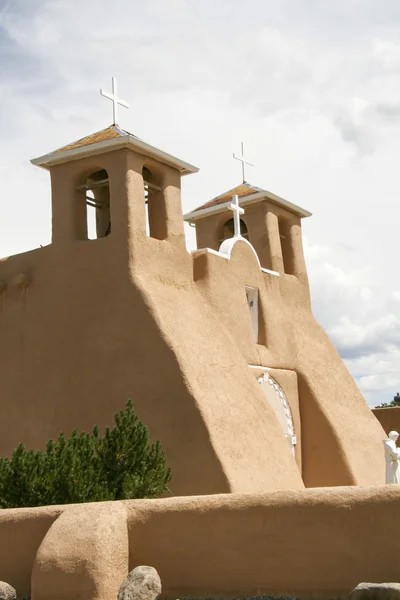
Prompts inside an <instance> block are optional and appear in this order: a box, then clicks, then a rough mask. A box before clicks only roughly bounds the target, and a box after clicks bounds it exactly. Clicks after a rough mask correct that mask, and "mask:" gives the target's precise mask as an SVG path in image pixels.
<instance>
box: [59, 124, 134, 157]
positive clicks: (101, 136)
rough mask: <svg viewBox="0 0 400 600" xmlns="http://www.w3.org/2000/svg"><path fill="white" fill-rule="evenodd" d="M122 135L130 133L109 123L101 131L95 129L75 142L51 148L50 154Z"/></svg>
mask: <svg viewBox="0 0 400 600" xmlns="http://www.w3.org/2000/svg"><path fill="white" fill-rule="evenodd" d="M124 135H132V134H129V133H128V132H127V131H124V130H123V129H121V128H120V127H118V125H110V127H107V128H106V129H102V130H101V131H96V133H92V134H91V135H87V136H86V137H84V138H81V139H80V140H77V141H76V142H72V144H67V146H63V147H62V148H58V149H57V150H53V152H52V153H51V154H56V153H57V152H65V151H66V150H75V149H76V148H83V147H84V146H90V145H91V144H97V143H98V142H106V141H107V140H112V139H113V138H118V137H123V136H124ZM133 137H136V136H133Z"/></svg>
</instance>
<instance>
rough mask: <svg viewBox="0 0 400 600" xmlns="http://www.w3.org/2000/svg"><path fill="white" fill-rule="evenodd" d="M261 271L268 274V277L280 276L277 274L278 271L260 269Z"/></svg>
mask: <svg viewBox="0 0 400 600" xmlns="http://www.w3.org/2000/svg"><path fill="white" fill-rule="evenodd" d="M261 271H262V272H263V273H268V275H275V277H280V276H281V274H280V273H278V271H271V269H264V267H261Z"/></svg>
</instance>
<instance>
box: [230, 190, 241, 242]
mask: <svg viewBox="0 0 400 600" xmlns="http://www.w3.org/2000/svg"><path fill="white" fill-rule="evenodd" d="M232 200H233V202H232V203H231V204H230V205H229V206H228V208H229V210H232V211H233V224H234V228H235V229H234V232H235V233H234V236H233V237H242V234H241V233H240V216H239V215H242V214H243V213H244V209H243V208H240V206H239V198H238V196H237V194H235V195H234V196H232Z"/></svg>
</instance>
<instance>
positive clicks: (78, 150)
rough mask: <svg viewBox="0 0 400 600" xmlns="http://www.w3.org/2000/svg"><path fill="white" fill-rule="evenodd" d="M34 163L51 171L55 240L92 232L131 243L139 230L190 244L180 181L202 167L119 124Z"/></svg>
mask: <svg viewBox="0 0 400 600" xmlns="http://www.w3.org/2000/svg"><path fill="white" fill-rule="evenodd" d="M31 162H32V163H33V164H34V165H37V166H40V167H42V168H45V169H48V170H49V171H50V176H51V186H52V242H53V244H54V245H57V246H65V245H68V244H71V243H74V242H76V241H81V242H83V241H88V242H89V241H90V242H91V243H93V242H94V241H95V240H93V239H90V238H91V237H92V238H95V239H97V240H100V239H101V238H107V239H110V241H111V239H112V240H114V242H115V243H123V244H124V245H125V246H126V239H127V238H128V239H129V242H130V243H131V242H132V243H134V241H135V240H134V237H135V235H138V236H139V237H140V236H147V237H151V238H155V239H158V240H166V239H172V238H174V239H175V240H177V239H178V238H179V240H180V242H181V243H182V244H183V245H184V244H185V239H184V228H183V216H182V206H181V183H180V182H181V177H182V176H183V175H187V174H190V173H195V172H197V171H198V169H197V168H196V167H194V166H192V165H190V164H188V163H186V162H184V161H181V160H180V159H178V158H175V157H173V156H171V155H170V154H167V153H166V152H163V151H162V150H159V149H157V148H155V147H153V146H150V145H149V144H147V143H146V142H144V141H143V140H141V139H139V138H137V137H136V136H134V135H132V134H131V133H129V132H127V131H125V130H123V129H121V128H120V127H119V126H118V125H111V126H110V127H107V128H106V129H103V130H101V131H98V132H96V133H94V134H92V135H89V136H87V137H85V138H83V139H80V140H78V141H76V142H73V143H72V144H68V145H67V146H64V147H63V148H60V149H59V150H55V151H54V152H51V153H50V154H46V155H45V156H41V157H39V158H36V159H33V160H32V161H31ZM90 221H92V236H91V235H90Z"/></svg>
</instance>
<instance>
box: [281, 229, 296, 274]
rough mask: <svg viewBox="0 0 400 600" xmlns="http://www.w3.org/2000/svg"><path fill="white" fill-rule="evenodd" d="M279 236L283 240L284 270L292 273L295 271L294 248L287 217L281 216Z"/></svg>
mask: <svg viewBox="0 0 400 600" xmlns="http://www.w3.org/2000/svg"><path fill="white" fill-rule="evenodd" d="M278 224H279V238H280V240H281V248H282V260H283V270H284V272H285V273H287V274H289V275H292V274H293V272H294V265H293V249H292V244H291V239H290V223H289V222H288V221H286V219H282V218H279V219H278Z"/></svg>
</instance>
